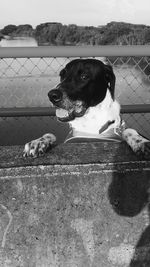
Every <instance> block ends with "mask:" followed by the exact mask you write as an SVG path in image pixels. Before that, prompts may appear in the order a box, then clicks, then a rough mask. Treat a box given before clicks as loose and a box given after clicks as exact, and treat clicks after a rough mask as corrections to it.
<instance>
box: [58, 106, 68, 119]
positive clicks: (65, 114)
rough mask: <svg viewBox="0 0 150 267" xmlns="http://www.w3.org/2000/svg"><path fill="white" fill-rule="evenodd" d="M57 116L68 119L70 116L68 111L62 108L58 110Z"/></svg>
mask: <svg viewBox="0 0 150 267" xmlns="http://www.w3.org/2000/svg"><path fill="white" fill-rule="evenodd" d="M56 116H57V117H58V118H66V117H68V116H69V114H68V111H67V110H65V109H62V108H59V109H56Z"/></svg>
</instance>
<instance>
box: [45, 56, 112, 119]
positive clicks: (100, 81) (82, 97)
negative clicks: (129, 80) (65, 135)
mask: <svg viewBox="0 0 150 267" xmlns="http://www.w3.org/2000/svg"><path fill="white" fill-rule="evenodd" d="M114 88H115V75H114V73H113V70H112V67H111V66H109V65H105V64H104V63H103V62H102V61H100V60H96V59H75V60H72V61H71V62H69V63H68V64H67V65H66V67H65V68H64V69H62V70H61V71H60V83H59V84H58V85H57V87H56V88H55V89H53V90H51V91H50V92H49V93H48V96H49V99H50V101H51V102H52V103H53V105H54V106H55V107H56V116H57V117H58V119H59V120H60V121H71V120H73V119H75V118H76V117H81V116H83V115H84V114H85V112H86V111H87V109H88V108H89V107H93V106H96V105H97V104H99V103H100V102H102V101H103V100H104V98H105V96H106V92H107V89H109V91H110V93H111V96H112V98H114Z"/></svg>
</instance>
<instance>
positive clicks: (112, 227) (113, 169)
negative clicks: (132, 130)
mask: <svg viewBox="0 0 150 267" xmlns="http://www.w3.org/2000/svg"><path fill="white" fill-rule="evenodd" d="M22 150H23V148H22V147H0V266H4V267H58V266H59V267H113V266H114V267H119V266H121V267H127V266H128V267H137V266H139V267H142V266H146V267H149V266H150V226H149V207H148V202H149V201H148V191H149V177H150V161H144V160H141V159H138V158H137V157H136V156H135V155H133V153H132V152H131V151H130V149H129V148H128V147H127V146H126V144H124V143H122V144H114V143H89V144H65V145H60V146H58V147H55V148H53V149H52V150H51V151H49V152H48V153H47V154H46V155H45V156H43V157H40V158H39V159H24V158H22Z"/></svg>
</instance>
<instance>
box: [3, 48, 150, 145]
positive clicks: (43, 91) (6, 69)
mask: <svg viewBox="0 0 150 267" xmlns="http://www.w3.org/2000/svg"><path fill="white" fill-rule="evenodd" d="M17 49H18V48H16V49H15V48H13V49H11V48H9V49H8V48H1V49H0V50H1V51H0V125H1V127H0V142H1V145H18V144H24V143H25V142H27V141H29V140H31V139H34V138H37V137H39V136H40V135H42V134H44V133H46V132H52V133H54V134H55V135H56V136H57V137H58V143H60V142H63V140H64V139H65V137H66V135H67V133H68V130H69V129H68V125H67V124H66V125H64V124H61V123H59V122H57V121H56V119H55V118H54V117H53V116H44V113H43V114H42V113H41V116H39V115H40V114H39V113H38V117H35V116H33V115H32V116H29V115H27V114H26V111H27V110H28V109H33V108H34V109H35V110H38V109H39V108H43V110H44V108H47V107H50V102H49V100H48V97H47V93H48V91H49V90H50V89H52V88H54V87H55V85H56V84H57V83H58V82H59V72H60V70H61V69H62V68H63V67H64V66H65V65H66V64H67V63H68V62H69V61H70V60H72V59H74V58H76V57H84V58H85V57H87V56H88V55H89V56H88V57H95V58H97V59H101V60H103V61H105V62H107V63H108V64H111V65H112V66H113V69H114V72H115V75H116V98H117V99H118V100H119V102H120V103H121V105H132V106H133V105H134V106H135V107H137V110H136V108H135V113H129V114H128V113H127V111H126V113H125V114H123V118H124V119H125V121H126V123H127V126H128V127H133V128H135V129H137V130H138V131H139V132H140V133H141V134H143V135H144V136H146V137H147V138H150V109H149V107H150V58H149V57H148V55H149V54H150V48H149V50H148V51H146V52H145V53H146V55H145V54H144V55H142V53H143V50H142V49H141V50H140V51H141V52H140V53H138V52H137V55H135V50H132V49H133V47H132V49H131V50H132V51H130V49H129V50H128V52H126V53H124V54H123V53H121V52H119V50H116V51H115V52H114V53H111V52H110V51H112V50H111V49H114V48H113V47H111V48H110V50H107V51H105V53H104V52H103V51H102V49H100V47H99V48H98V51H97V50H96V49H95V50H94V48H88V49H91V50H87V54H85V51H86V49H85V50H84V53H83V51H81V52H82V53H80V49H79V50H77V48H75V51H77V52H76V54H75V53H74V48H72V52H71V50H70V48H68V52H67V48H62V50H63V49H65V52H64V51H62V54H61V55H60V50H61V48H59V49H60V50H59V49H58V48H56V51H53V50H52V49H51V48H50V47H49V48H45V47H43V48H40V49H41V50H40V53H38V51H39V48H31V49H30V48H26V49H25V48H19V52H17ZM57 49H58V50H57ZM107 49H108V48H107ZM121 49H122V47H121ZM143 49H144V48H143ZM82 50H83V48H82ZM123 51H124V50H123ZM112 52H113V51H112ZM120 53H121V54H122V56H121V55H120ZM131 53H132V54H133V55H132V56H131V55H130V54H131ZM117 54H118V55H117ZM140 54H141V55H140ZM48 55H49V56H48ZM57 55H58V57H57ZM139 105H143V107H145V106H146V107H148V108H147V111H146V113H145V111H144V113H138V107H139ZM19 108H24V111H25V113H24V116H21V117H20V116H19V114H18V116H15V118H14V117H13V112H14V111H15V110H16V109H19ZM6 109H7V110H8V109H9V110H10V112H9V113H10V114H9V116H8V117H7V116H5V117H3V115H2V111H4V110H6ZM144 110H145V109H144ZM47 115H48V114H47ZM49 115H52V114H51V113H50V114H49Z"/></svg>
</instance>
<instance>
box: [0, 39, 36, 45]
mask: <svg viewBox="0 0 150 267" xmlns="http://www.w3.org/2000/svg"><path fill="white" fill-rule="evenodd" d="M20 46H23V47H26V46H37V41H36V40H35V39H34V38H32V37H22V38H20V37H14V38H13V39H9V40H8V39H2V40H1V41H0V47H20Z"/></svg>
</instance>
